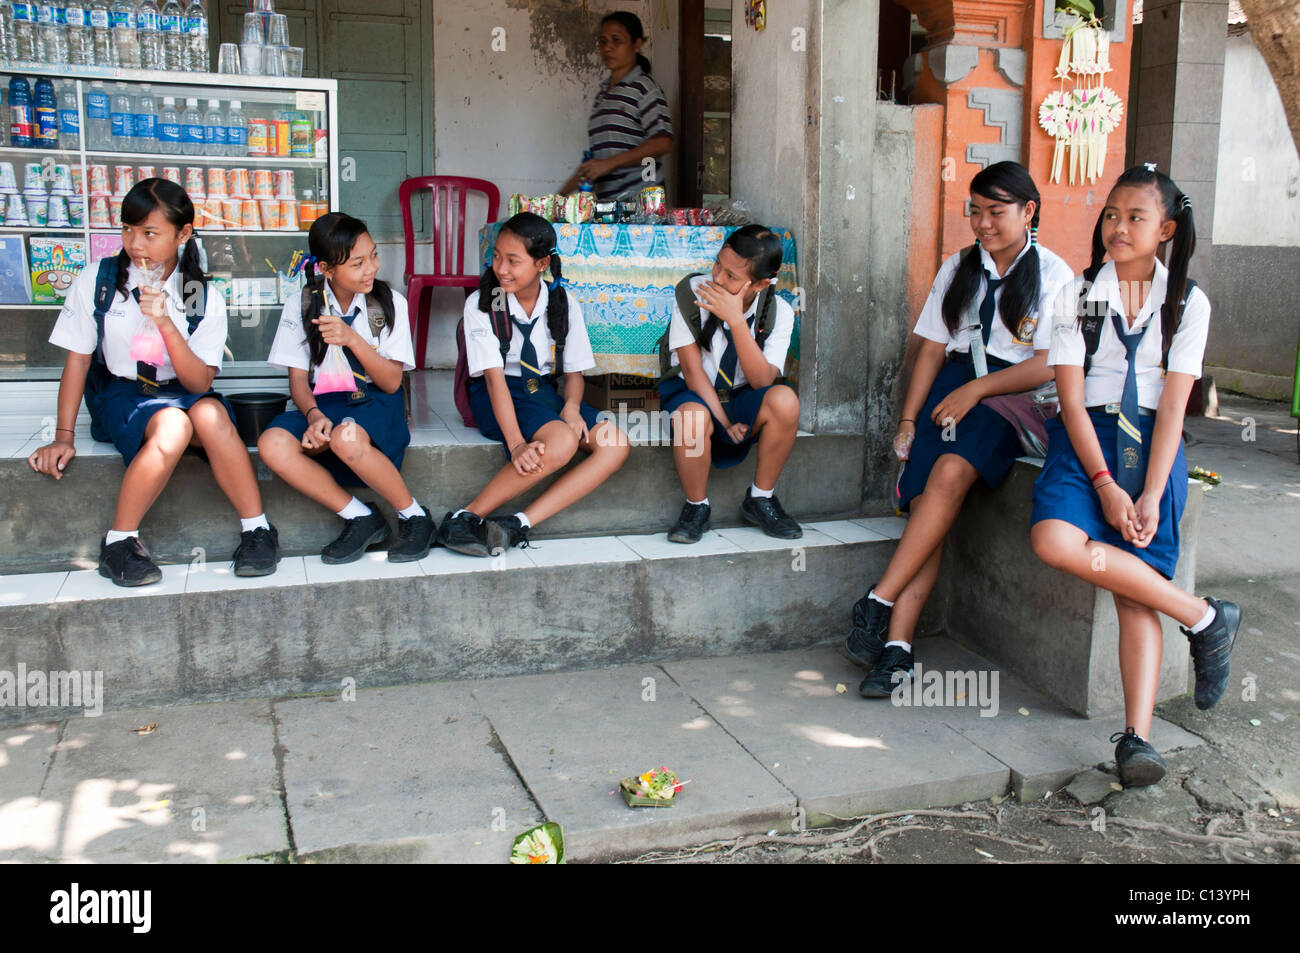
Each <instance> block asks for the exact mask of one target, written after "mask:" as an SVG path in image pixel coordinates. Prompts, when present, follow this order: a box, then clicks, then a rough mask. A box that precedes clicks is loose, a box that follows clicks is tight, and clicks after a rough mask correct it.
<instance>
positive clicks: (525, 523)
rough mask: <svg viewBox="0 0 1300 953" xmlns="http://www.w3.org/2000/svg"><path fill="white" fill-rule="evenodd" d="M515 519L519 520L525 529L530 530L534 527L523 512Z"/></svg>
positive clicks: (516, 515)
mask: <svg viewBox="0 0 1300 953" xmlns="http://www.w3.org/2000/svg"><path fill="white" fill-rule="evenodd" d="M515 519H517V520H519V525H520V526H522V527H523V528H524V529H528V528H529V527H530V526H532V525H533V524H532V523H530V522H528V517H527V516H525V515H524V514H523V513H522V512H520V513H516V514H515Z"/></svg>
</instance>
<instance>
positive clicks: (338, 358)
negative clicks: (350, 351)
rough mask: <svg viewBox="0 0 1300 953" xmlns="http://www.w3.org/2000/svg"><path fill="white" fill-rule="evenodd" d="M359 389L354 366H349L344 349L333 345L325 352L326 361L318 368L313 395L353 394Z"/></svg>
mask: <svg viewBox="0 0 1300 953" xmlns="http://www.w3.org/2000/svg"><path fill="white" fill-rule="evenodd" d="M356 389H357V385H356V379H355V378H354V377H353V376H352V366H351V365H350V364H348V359H347V355H345V354H344V353H343V348H341V347H340V346H339V345H337V344H331V345H330V346H329V348H328V349H327V350H326V351H325V360H323V361H321V364H320V367H318V368H316V383H315V384H313V385H312V389H311V392H312V393H313V394H337V393H340V392H349V393H350V392H352V391H354V390H356Z"/></svg>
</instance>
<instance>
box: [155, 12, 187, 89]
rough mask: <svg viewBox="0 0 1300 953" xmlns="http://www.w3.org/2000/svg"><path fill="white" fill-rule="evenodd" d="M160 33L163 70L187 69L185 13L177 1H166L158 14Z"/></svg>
mask: <svg viewBox="0 0 1300 953" xmlns="http://www.w3.org/2000/svg"><path fill="white" fill-rule="evenodd" d="M158 31H159V32H160V33H162V41H163V69H165V70H167V71H168V72H174V71H176V70H183V69H185V11H184V10H182V9H181V5H180V4H179V3H178V2H177V0H166V3H164V4H163V5H162V9H161V10H160V11H159V13H158Z"/></svg>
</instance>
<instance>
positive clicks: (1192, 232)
mask: <svg viewBox="0 0 1300 953" xmlns="http://www.w3.org/2000/svg"><path fill="white" fill-rule="evenodd" d="M1121 185H1139V186H1142V185H1145V186H1150V187H1152V188H1154V189H1155V190H1156V194H1157V195H1159V196H1160V204H1161V205H1162V206H1163V207H1164V215H1165V220H1166V221H1172V222H1174V223H1175V224H1176V225H1177V226H1178V227H1177V229H1176V230H1175V231H1174V237H1173V238H1171V239H1170V240H1169V241H1170V249H1169V278H1168V280H1167V281H1166V282H1165V300H1164V303H1163V304H1162V305H1161V306H1160V333H1161V335H1162V336H1163V338H1164V340H1163V344H1162V347H1163V350H1164V353H1165V354H1168V353H1169V345H1170V344H1172V343H1173V340H1174V335H1175V334H1177V333H1178V327H1179V325H1180V324H1182V321H1183V308H1184V307H1185V306H1186V304H1187V302H1186V301H1184V300H1183V299H1184V298H1186V297H1187V268H1188V266H1189V265H1190V264H1191V261H1192V255H1194V254H1195V253H1196V220H1195V219H1194V218H1193V216H1192V202H1191V199H1189V198H1188V197H1187V195H1186V193H1184V192H1183V190H1182V189H1180V188H1179V187H1178V186H1177V185H1176V184H1174V180H1173V179H1171V178H1169V176H1167V175H1165V174H1164V173H1163V172H1158V171H1157V170H1155V169H1153V168H1148V167H1147V166H1144V165H1135V166H1134V167H1133V168H1131V169H1127V170H1125V171H1124V173H1123V174H1122V175H1121V176H1120V177H1119V178H1118V179H1116V180H1115V184H1114V185H1113V186H1112V187H1111V193H1112V194H1113V193H1114V191H1115V189H1117V188H1119V187H1120V186H1121ZM1105 220H1106V210H1105V209H1104V208H1103V209H1102V211H1101V214H1100V215H1099V216H1097V225H1096V227H1095V228H1093V230H1092V261H1091V262H1089V264H1088V269H1087V270H1086V271H1085V272H1084V273H1083V279H1084V281H1085V282H1086V283H1087V284H1088V285H1091V284H1092V283H1093V282H1094V281H1096V280H1097V273H1098V272H1099V271H1101V266H1102V265H1103V264H1104V263H1105V260H1106V246H1105V244H1104V243H1103V242H1102V239H1101V226H1102V223H1103V222H1104V221H1105Z"/></svg>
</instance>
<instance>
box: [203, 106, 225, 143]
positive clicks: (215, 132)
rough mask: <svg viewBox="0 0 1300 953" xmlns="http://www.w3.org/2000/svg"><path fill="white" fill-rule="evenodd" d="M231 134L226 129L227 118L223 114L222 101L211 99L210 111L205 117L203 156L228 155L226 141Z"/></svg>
mask: <svg viewBox="0 0 1300 953" xmlns="http://www.w3.org/2000/svg"><path fill="white" fill-rule="evenodd" d="M229 138H230V133H229V131H228V130H227V129H226V117H225V116H223V115H222V114H221V100H219V99H209V100H208V111H207V114H206V115H204V117H203V154H204V155H209V156H224V155H226V141H227V140H228V139H229Z"/></svg>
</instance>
